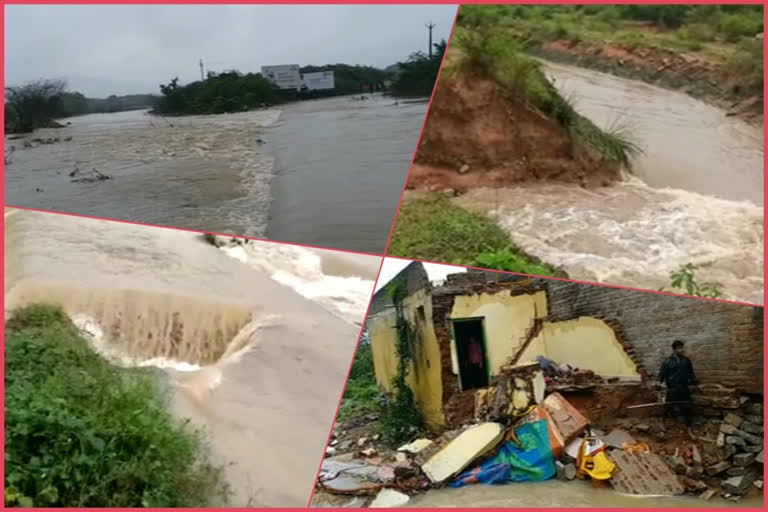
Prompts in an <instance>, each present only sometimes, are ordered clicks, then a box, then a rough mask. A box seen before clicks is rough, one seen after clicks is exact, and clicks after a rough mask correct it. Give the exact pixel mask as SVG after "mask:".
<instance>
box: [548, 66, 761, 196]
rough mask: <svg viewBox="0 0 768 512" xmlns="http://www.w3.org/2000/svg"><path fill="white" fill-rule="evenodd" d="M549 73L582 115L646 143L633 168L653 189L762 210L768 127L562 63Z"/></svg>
mask: <svg viewBox="0 0 768 512" xmlns="http://www.w3.org/2000/svg"><path fill="white" fill-rule="evenodd" d="M544 70H545V72H546V74H547V75H548V76H550V77H554V79H555V85H556V87H557V88H558V89H559V90H560V91H561V92H562V93H563V94H564V95H565V96H566V97H568V98H570V99H571V100H572V101H573V102H574V104H575V107H576V109H577V110H578V111H579V112H580V113H582V114H583V115H585V116H587V117H588V118H589V119H591V120H592V121H594V122H595V123H597V124H598V125H599V126H602V127H605V128H610V127H612V126H614V127H616V126H618V127H622V128H623V129H625V130H626V131H627V133H628V134H629V135H630V137H631V138H632V139H633V140H636V141H637V142H638V143H639V144H640V146H641V148H642V150H643V154H642V155H639V156H638V157H637V158H636V159H635V161H634V164H633V170H634V171H635V173H636V174H637V176H638V177H639V178H641V179H642V180H643V181H644V182H645V183H647V184H648V185H650V186H652V187H654V188H664V187H670V188H675V189H682V190H687V191H690V192H696V193H699V194H702V195H706V196H714V197H718V198H722V199H729V200H733V201H750V202H752V203H754V204H757V205H762V204H763V130H762V126H754V125H750V124H747V123H746V122H744V121H742V120H740V119H738V118H735V117H728V116H726V115H725V112H724V111H722V110H720V109H718V108H715V107H712V106H710V105H707V104H706V103H703V102H701V101H699V100H696V99H694V98H691V97H690V96H688V95H686V94H684V93H682V92H676V91H670V90H667V89H662V88H659V87H655V86H653V85H649V84H646V83H644V82H638V81H635V80H627V79H624V78H619V77H615V76H612V75H608V74H605V73H600V72H596V71H591V70H586V69H581V68H577V67H573V66H565V65H561V64H551V63H546V64H545V67H544Z"/></svg>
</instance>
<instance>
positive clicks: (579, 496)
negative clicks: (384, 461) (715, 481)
mask: <svg viewBox="0 0 768 512" xmlns="http://www.w3.org/2000/svg"><path fill="white" fill-rule="evenodd" d="M762 505H763V504H762V500H761V499H760V498H746V499H742V500H741V501H739V502H733V501H729V500H724V499H718V498H713V499H711V500H710V501H704V500H701V499H698V498H694V497H689V496H684V497H637V496H627V495H623V494H619V493H616V492H613V491H612V490H611V489H595V488H593V487H592V484H591V483H589V482H586V481H572V482H562V481H560V480H547V481H546V482H535V483H516V484H508V485H468V486H466V487H460V488H458V489H433V490H430V491H427V492H425V493H423V494H419V495H417V496H415V497H414V498H413V499H411V501H409V502H408V506H409V507H414V508H416V507H434V508H439V507H446V508H452V507H456V508H462V507H464V508H472V507H477V508H532V507H535V508H546V507H552V508H555V507H557V508H559V507H574V508H576V507H585V508H587V507H596V508H603V507H605V508H614V509H617V508H635V507H638V508H640V507H642V508H662V507H663V508H710V507H712V508H717V507H728V508H732V507H752V508H760V507H762Z"/></svg>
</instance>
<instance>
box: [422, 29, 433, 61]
mask: <svg viewBox="0 0 768 512" xmlns="http://www.w3.org/2000/svg"><path fill="white" fill-rule="evenodd" d="M424 26H425V27H427V29H428V30H429V58H430V59H431V58H432V29H433V28H435V24H434V23H432V22H431V21H430V22H429V23H428V24H427V25H424Z"/></svg>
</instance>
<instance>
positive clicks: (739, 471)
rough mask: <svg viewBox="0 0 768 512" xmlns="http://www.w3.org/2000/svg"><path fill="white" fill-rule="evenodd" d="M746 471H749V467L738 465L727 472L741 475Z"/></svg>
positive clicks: (727, 473)
mask: <svg viewBox="0 0 768 512" xmlns="http://www.w3.org/2000/svg"><path fill="white" fill-rule="evenodd" d="M746 472H747V468H744V467H739V466H736V467H733V468H730V469H728V471H726V472H725V474H726V475H728V476H741V475H743V474H745V473H746Z"/></svg>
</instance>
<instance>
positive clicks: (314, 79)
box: [301, 71, 336, 91]
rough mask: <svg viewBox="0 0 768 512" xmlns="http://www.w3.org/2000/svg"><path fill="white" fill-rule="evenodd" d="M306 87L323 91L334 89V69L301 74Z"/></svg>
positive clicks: (310, 89)
mask: <svg viewBox="0 0 768 512" xmlns="http://www.w3.org/2000/svg"><path fill="white" fill-rule="evenodd" d="M301 78H302V82H303V83H304V87H305V88H306V89H307V90H309V91H323V90H328V89H333V88H335V87H336V83H335V82H334V78H333V71H319V72H317V73H304V74H303V75H301Z"/></svg>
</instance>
